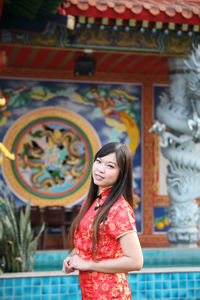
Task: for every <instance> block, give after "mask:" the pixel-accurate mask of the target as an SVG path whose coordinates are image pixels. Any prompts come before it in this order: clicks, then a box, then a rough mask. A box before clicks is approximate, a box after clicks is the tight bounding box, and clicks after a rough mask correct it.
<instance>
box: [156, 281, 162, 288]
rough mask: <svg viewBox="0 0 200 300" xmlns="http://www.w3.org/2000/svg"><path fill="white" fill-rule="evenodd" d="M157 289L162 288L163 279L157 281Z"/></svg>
mask: <svg viewBox="0 0 200 300" xmlns="http://www.w3.org/2000/svg"><path fill="white" fill-rule="evenodd" d="M155 289H156V290H160V289H162V281H156V282H155Z"/></svg>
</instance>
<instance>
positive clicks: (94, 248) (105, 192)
mask: <svg viewBox="0 0 200 300" xmlns="http://www.w3.org/2000/svg"><path fill="white" fill-rule="evenodd" d="M133 207H134V204H133V178H132V153H131V150H130V149H129V148H128V147H127V146H126V145H125V144H121V143H115V142H113V143H108V144H106V145H104V146H103V147H102V148H101V149H100V150H99V151H98V152H97V153H96V155H95V159H94V163H93V168H92V179H91V183H90V189H89V193H88V196H87V198H86V200H85V201H84V202H83V205H82V208H81V211H80V213H79V214H78V216H77V217H76V218H75V220H74V222H73V223H72V226H71V228H70V232H69V246H70V250H69V251H72V249H74V251H73V255H72V256H69V257H67V258H66V259H65V260H64V263H63V271H64V273H66V274H68V273H71V272H73V271H75V270H78V271H79V282H80V287H81V293H82V299H93V298H94V297H96V298H98V299H111V298H115V299H124V300H125V299H127V300H130V299H132V296H131V290H130V288H129V285H128V282H127V279H126V273H128V272H129V271H138V270H140V269H141V268H142V265H143V255H142V251H141V247H140V243H139V239H138V236H137V232H136V222H135V217H134V212H133ZM94 282H95V284H93V283H94ZM102 282H104V283H103V284H102Z"/></svg>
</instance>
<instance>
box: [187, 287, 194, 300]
mask: <svg viewBox="0 0 200 300" xmlns="http://www.w3.org/2000/svg"><path fill="white" fill-rule="evenodd" d="M187 294H188V299H192V297H194V296H195V290H194V289H188V292H187Z"/></svg>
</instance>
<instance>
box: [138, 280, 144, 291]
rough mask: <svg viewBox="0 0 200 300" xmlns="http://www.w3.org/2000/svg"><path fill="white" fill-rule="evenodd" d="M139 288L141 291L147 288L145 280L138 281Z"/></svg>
mask: <svg viewBox="0 0 200 300" xmlns="http://www.w3.org/2000/svg"><path fill="white" fill-rule="evenodd" d="M138 289H139V290H140V291H144V290H145V282H138Z"/></svg>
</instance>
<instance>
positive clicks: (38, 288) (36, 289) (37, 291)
mask: <svg viewBox="0 0 200 300" xmlns="http://www.w3.org/2000/svg"><path fill="white" fill-rule="evenodd" d="M32 293H33V295H40V294H41V286H33V287H32Z"/></svg>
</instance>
